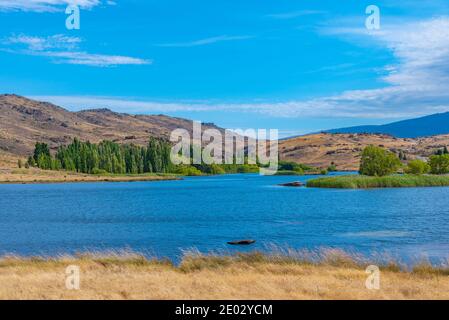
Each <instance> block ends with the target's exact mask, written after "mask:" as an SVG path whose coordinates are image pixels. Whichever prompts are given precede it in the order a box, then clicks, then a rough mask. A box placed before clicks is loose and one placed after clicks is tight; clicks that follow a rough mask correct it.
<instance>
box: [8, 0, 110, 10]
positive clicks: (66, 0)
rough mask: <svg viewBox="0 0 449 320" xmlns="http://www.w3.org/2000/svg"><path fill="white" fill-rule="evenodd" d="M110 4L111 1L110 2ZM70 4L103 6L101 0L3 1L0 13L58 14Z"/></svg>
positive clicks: (87, 7)
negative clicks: (30, 12) (31, 12)
mask: <svg viewBox="0 0 449 320" xmlns="http://www.w3.org/2000/svg"><path fill="white" fill-rule="evenodd" d="M108 2H110V1H108ZM108 2H106V4H109V3H108ZM69 4H76V5H78V6H79V7H80V8H83V9H91V8H93V7H96V6H98V5H101V4H102V1H100V0H2V1H0V11H33V12H58V11H61V10H63V9H64V7H66V6H67V5H69Z"/></svg>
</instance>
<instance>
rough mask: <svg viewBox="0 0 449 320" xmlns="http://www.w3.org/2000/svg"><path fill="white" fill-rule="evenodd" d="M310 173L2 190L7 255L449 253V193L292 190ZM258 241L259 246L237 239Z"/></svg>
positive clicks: (0, 215)
mask: <svg viewBox="0 0 449 320" xmlns="http://www.w3.org/2000/svg"><path fill="white" fill-rule="evenodd" d="M310 178H314V177H310V176H302V177H292V176H265V177H264V176H259V175H255V174H241V175H223V176H213V177H188V178H186V179H185V180H183V181H162V182H131V183H67V184H34V185H33V184H31V185H0V254H7V253H15V254H20V255H50V256H54V255H57V254H61V253H74V252H79V251H86V250H109V249H123V248H130V249H133V250H136V251H141V252H145V253H147V254H149V255H155V256H158V257H168V258H171V259H173V260H174V261H178V259H179V257H180V255H181V253H182V250H186V249H190V248H197V249H199V250H200V251H203V252H208V251H220V250H226V251H230V252H234V251H237V250H239V251H242V250H251V249H260V250H266V249H267V247H269V246H271V245H277V246H281V247H284V248H287V247H289V248H295V249H299V248H309V249H312V248H319V247H338V248H342V249H345V250H351V251H358V252H361V253H364V254H370V253H373V252H388V253H390V254H392V255H394V256H396V257H400V258H401V259H404V260H410V259H418V258H421V257H423V256H426V257H428V258H430V259H431V260H432V261H437V260H441V259H446V258H447V257H448V256H449V255H448V253H449V232H448V231H449V189H448V188H411V189H375V190H334V189H313V188H287V187H280V186H277V185H278V184H280V183H285V182H292V181H299V180H300V181H306V180H307V179H310ZM239 239H255V240H257V243H256V244H255V245H253V246H251V247H248V248H247V247H231V246H228V245H227V244H226V242H227V241H230V240H239Z"/></svg>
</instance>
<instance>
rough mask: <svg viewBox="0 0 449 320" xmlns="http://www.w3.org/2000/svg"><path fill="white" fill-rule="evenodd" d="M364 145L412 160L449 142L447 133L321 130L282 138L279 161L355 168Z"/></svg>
mask: <svg viewBox="0 0 449 320" xmlns="http://www.w3.org/2000/svg"><path fill="white" fill-rule="evenodd" d="M367 145H376V146H380V147H383V148H385V149H388V150H390V151H392V152H395V153H399V152H400V151H402V152H403V153H404V154H405V155H406V157H407V158H408V159H413V158H417V157H428V156H429V155H431V154H433V153H434V152H435V151H436V150H437V149H440V148H443V147H444V146H447V145H449V135H440V136H434V137H426V138H417V139H404V138H395V137H392V136H388V135H379V134H330V133H320V134H312V135H306V136H301V137H295V138H291V139H287V140H282V141H280V143H279V152H280V154H281V159H282V160H287V161H295V162H300V163H305V164H308V165H312V166H316V167H321V168H326V167H328V166H329V165H330V164H331V163H334V164H336V165H337V168H338V169H339V170H357V169H358V166H359V161H360V154H361V151H362V150H363V148H364V147H366V146H367Z"/></svg>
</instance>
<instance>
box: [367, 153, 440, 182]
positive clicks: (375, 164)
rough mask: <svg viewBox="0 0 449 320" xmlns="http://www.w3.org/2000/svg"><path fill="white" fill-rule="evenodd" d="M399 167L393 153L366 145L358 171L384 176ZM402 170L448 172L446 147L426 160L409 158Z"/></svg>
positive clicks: (400, 164) (412, 172)
mask: <svg viewBox="0 0 449 320" xmlns="http://www.w3.org/2000/svg"><path fill="white" fill-rule="evenodd" d="M401 167H402V163H401V161H400V159H399V157H398V156H397V155H396V154H395V153H393V152H390V151H387V150H385V149H382V148H380V147H376V146H368V147H366V148H365V149H364V150H363V152H362V159H361V162H360V170H359V172H360V174H363V175H367V176H385V175H389V174H393V173H396V172H398V170H399V169H400V168H401ZM404 171H405V172H406V173H409V174H426V173H431V174H448V173H449V153H448V152H447V149H443V150H440V152H437V153H436V154H435V155H432V156H430V158H429V160H428V161H427V162H426V161H423V160H419V159H415V160H411V161H409V162H408V164H407V167H406V168H405V169H404Z"/></svg>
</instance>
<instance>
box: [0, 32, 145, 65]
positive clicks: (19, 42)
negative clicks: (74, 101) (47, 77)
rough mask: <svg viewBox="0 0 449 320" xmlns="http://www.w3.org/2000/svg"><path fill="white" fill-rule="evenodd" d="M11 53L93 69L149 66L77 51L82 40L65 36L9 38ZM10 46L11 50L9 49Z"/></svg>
mask: <svg viewBox="0 0 449 320" xmlns="http://www.w3.org/2000/svg"><path fill="white" fill-rule="evenodd" d="M3 43H4V44H5V45H8V46H9V48H8V49H7V50H6V51H8V52H11V53H19V54H26V55H33V56H42V57H48V58H51V59H52V61H53V62H54V63H61V64H63V63H64V64H77V65H86V66H94V67H110V66H118V65H144V64H151V63H152V61H151V60H147V59H140V58H133V57H126V56H120V55H105V54H93V53H88V52H84V51H81V50H80V49H79V46H80V44H81V43H82V39H81V38H78V37H68V36H65V35H60V34H59V35H53V36H48V37H35V36H28V35H18V36H11V37H9V38H8V39H6V40H5V41H3ZM11 46H12V48H11Z"/></svg>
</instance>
